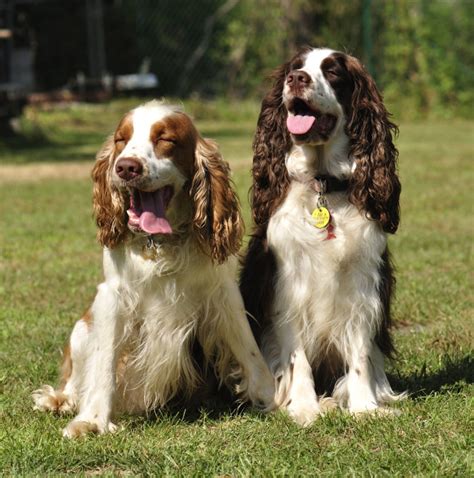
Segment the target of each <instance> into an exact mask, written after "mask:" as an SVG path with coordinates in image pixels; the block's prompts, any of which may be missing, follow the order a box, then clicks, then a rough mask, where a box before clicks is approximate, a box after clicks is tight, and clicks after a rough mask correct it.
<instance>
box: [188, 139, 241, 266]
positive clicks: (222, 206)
mask: <svg viewBox="0 0 474 478" xmlns="http://www.w3.org/2000/svg"><path fill="white" fill-rule="evenodd" d="M190 195H191V197H192V199H193V203H194V218H193V230H194V233H195V234H196V236H197V238H198V241H199V243H200V246H201V248H202V249H203V251H204V252H206V253H207V254H209V255H210V256H211V257H212V259H214V260H215V261H216V262H218V263H219V264H220V263H222V262H224V261H225V260H226V259H227V257H228V256H229V255H232V254H236V253H237V252H239V249H240V246H241V243H242V236H243V233H244V224H243V220H242V215H241V212H240V204H239V200H238V199H237V196H236V194H235V191H234V189H233V184H232V181H231V179H230V169H229V166H228V164H227V163H226V162H225V161H224V160H223V159H222V156H221V154H220V152H219V149H218V147H217V145H216V143H215V142H214V141H211V140H209V139H203V138H198V140H197V144H196V153H195V173H194V177H193V180H192V184H191V190H190Z"/></svg>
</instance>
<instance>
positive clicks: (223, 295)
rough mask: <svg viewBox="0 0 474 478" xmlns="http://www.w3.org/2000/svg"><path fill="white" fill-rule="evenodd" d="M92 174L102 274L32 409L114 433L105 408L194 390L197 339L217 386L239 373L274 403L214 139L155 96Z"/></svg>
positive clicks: (231, 198)
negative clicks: (56, 374) (242, 288)
mask: <svg viewBox="0 0 474 478" xmlns="http://www.w3.org/2000/svg"><path fill="white" fill-rule="evenodd" d="M92 177H93V181H94V211H95V216H96V220H97V225H98V239H99V241H100V243H101V244H102V245H103V246H104V252H103V267H104V275H105V280H104V282H103V283H102V284H100V285H99V287H98V291H97V295H96V297H95V300H94V302H93V304H92V306H91V308H90V310H89V312H88V313H87V314H86V315H85V316H84V317H83V318H82V319H80V320H79V321H78V322H77V323H76V325H75V327H74V329H73V331H72V334H71V337H70V339H69V344H68V346H67V348H66V353H65V357H64V362H63V369H62V370H63V377H62V385H61V386H60V388H59V389H58V390H54V389H53V388H52V387H51V386H44V387H43V388H41V389H39V390H37V391H35V392H34V394H33V397H34V401H35V404H36V408H37V409H40V410H52V411H57V412H67V411H74V412H76V411H77V412H78V414H77V416H76V417H75V418H74V419H73V420H72V421H71V422H70V423H69V425H68V426H67V427H66V428H65V430H64V436H66V437H75V436H78V435H82V434H85V433H88V432H97V433H105V432H109V431H113V430H114V429H115V428H116V427H115V425H114V424H113V423H112V415H113V414H116V413H118V412H120V411H125V412H146V411H149V410H152V409H154V408H156V407H159V406H162V405H164V404H166V403H168V402H169V401H170V399H172V398H173V397H175V396H176V395H177V394H178V393H180V394H188V395H189V394H191V393H192V392H193V390H195V388H196V386H197V385H198V383H199V382H200V381H201V380H202V376H201V373H200V371H199V370H198V369H197V367H196V364H195V363H194V360H193V356H192V345H193V343H194V341H195V340H197V341H198V342H199V344H200V346H201V348H202V351H203V355H204V358H205V362H206V363H209V364H210V365H211V366H213V367H214V368H215V371H216V373H217V374H218V377H219V379H220V380H221V381H225V380H227V379H228V378H229V377H232V378H235V377H238V378H239V379H240V383H239V392H240V393H241V394H242V396H243V397H245V398H248V399H250V400H251V401H252V402H254V404H256V405H258V406H260V407H261V408H265V409H270V408H272V407H273V398H274V394H275V387H274V379H273V377H272V375H271V373H270V371H269V369H268V367H267V365H266V364H265V362H264V360H263V357H262V356H261V354H260V351H259V349H258V346H257V344H256V342H255V340H254V338H253V336H252V332H251V330H250V327H249V325H248V322H247V319H246V316H245V312H244V305H243V301H242V298H241V295H240V292H239V288H238V285H237V282H236V266H237V260H236V257H235V254H236V253H237V252H238V250H239V247H240V244H241V239H242V234H243V224H242V218H241V215H240V207H239V203H238V200H237V198H236V196H235V193H234V191H233V189H232V184H231V181H230V178H229V168H228V165H227V163H225V162H224V161H223V160H222V157H221V155H220V154H219V151H218V149H217V146H216V144H215V143H214V142H212V141H210V140H207V139H203V138H201V137H200V135H199V133H198V132H197V130H196V128H195V126H194V125H193V123H192V121H191V119H190V118H189V117H188V116H187V115H185V114H184V113H183V112H182V111H181V109H180V108H177V107H173V106H169V105H166V104H164V103H162V102H157V101H152V102H150V103H147V104H145V105H143V106H140V107H138V108H136V109H134V110H132V111H131V112H129V113H128V114H127V115H125V117H124V118H123V119H122V121H121V122H120V124H119V125H118V127H117V130H116V131H115V134H114V135H113V136H112V137H110V138H109V139H108V140H107V141H106V143H105V144H104V146H103V148H102V150H101V151H100V152H99V153H98V155H97V160H96V163H95V166H94V169H93V172H92ZM127 215H128V219H127Z"/></svg>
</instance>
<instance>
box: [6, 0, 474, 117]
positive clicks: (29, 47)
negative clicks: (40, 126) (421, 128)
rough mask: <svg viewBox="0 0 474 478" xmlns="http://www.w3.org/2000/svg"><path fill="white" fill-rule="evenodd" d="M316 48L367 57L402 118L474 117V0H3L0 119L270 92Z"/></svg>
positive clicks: (394, 109)
mask: <svg viewBox="0 0 474 478" xmlns="http://www.w3.org/2000/svg"><path fill="white" fill-rule="evenodd" d="M305 44H310V45H313V46H329V47H331V48H334V49H340V50H344V51H347V52H349V53H352V54H354V55H355V56H357V57H359V58H361V59H362V60H363V61H364V63H365V64H366V66H367V67H368V69H369V70H370V71H371V73H372V74H373V76H374V77H375V79H376V81H377V83H378V84H379V86H380V87H381V89H382V90H383V91H384V94H385V98H386V101H387V102H388V104H389V106H390V108H391V109H392V110H393V111H394V112H395V113H396V114H397V115H402V116H404V117H420V116H426V115H433V114H434V115H442V116H449V115H453V114H455V115H462V116H470V115H471V114H472V108H471V105H472V101H473V99H474V73H473V65H474V49H473V48H472V45H473V44H474V1H473V0H351V1H347V0H198V1H188V0H138V1H136V0H67V1H64V0H0V102H1V106H0V116H1V117H2V118H3V119H4V120H5V119H8V118H10V117H12V116H18V115H19V114H21V112H22V109H23V107H24V106H25V105H26V104H47V103H55V102H56V103H58V102H68V101H95V102H96V101H105V100H107V99H110V98H112V97H116V96H120V95H121V96H124V95H132V94H133V95H140V96H167V97H169V96H173V97H179V98H189V97H192V98H197V97H199V98H202V99H215V98H227V99H234V100H235V99H236V100H241V99H248V98H260V97H261V95H262V92H263V89H264V88H265V83H264V81H263V80H264V79H265V78H266V77H267V76H268V74H269V72H270V71H271V70H272V69H273V68H275V67H276V66H277V65H279V64H280V63H282V62H283V61H284V60H286V59H288V58H289V56H290V55H292V54H293V53H294V52H295V50H296V48H297V47H298V46H301V45H305Z"/></svg>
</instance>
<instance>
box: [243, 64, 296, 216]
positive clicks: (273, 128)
mask: <svg viewBox="0 0 474 478" xmlns="http://www.w3.org/2000/svg"><path fill="white" fill-rule="evenodd" d="M289 68H290V63H289V62H288V63H285V64H283V65H281V66H280V67H279V68H278V69H277V70H275V72H274V73H273V87H272V89H271V90H270V91H269V92H268V93H267V94H266V96H265V98H264V99H263V101H262V107H261V110H260V115H259V117H258V123H257V130H256V132H255V137H254V141H253V152H254V155H253V167H252V175H253V185H252V189H251V193H250V194H251V203H252V214H253V219H254V221H255V224H256V225H263V224H266V223H267V222H268V220H269V219H270V217H271V215H272V214H273V212H274V211H275V210H276V209H277V207H278V206H279V205H280V204H281V203H282V202H283V199H285V196H286V192H287V189H288V186H289V184H290V179H289V176H288V172H287V169H286V166H285V157H286V154H287V152H288V151H289V150H290V148H291V144H292V143H291V138H290V133H289V132H288V129H287V127H286V118H287V116H288V112H287V110H286V108H285V105H284V104H283V101H282V92H283V86H284V83H285V78H286V75H287V74H288V72H289Z"/></svg>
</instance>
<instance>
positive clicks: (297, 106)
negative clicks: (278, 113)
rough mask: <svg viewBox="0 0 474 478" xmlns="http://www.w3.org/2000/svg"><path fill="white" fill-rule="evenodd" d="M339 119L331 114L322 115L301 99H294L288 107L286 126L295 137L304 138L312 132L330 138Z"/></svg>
mask: <svg viewBox="0 0 474 478" xmlns="http://www.w3.org/2000/svg"><path fill="white" fill-rule="evenodd" d="M336 122H337V118H336V117H335V116H334V115H331V114H329V113H322V112H321V111H318V110H316V109H314V108H311V106H309V104H308V103H307V102H306V101H304V100H302V99H301V98H293V99H292V100H291V102H290V104H289V105H288V118H287V120H286V126H287V128H288V131H289V132H290V133H291V134H293V135H295V136H304V135H307V134H309V133H310V132H311V131H314V132H315V133H318V134H320V135H321V136H329V135H330V133H331V131H332V130H333V129H334V127H335V126H336Z"/></svg>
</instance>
